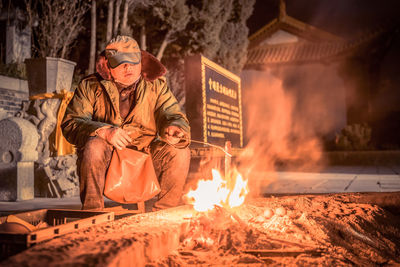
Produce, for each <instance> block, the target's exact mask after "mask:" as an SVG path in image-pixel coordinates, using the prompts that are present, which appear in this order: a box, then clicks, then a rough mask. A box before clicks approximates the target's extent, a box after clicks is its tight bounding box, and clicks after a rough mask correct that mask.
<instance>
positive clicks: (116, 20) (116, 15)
mask: <svg viewBox="0 0 400 267" xmlns="http://www.w3.org/2000/svg"><path fill="white" fill-rule="evenodd" d="M121 3H122V0H117V1H116V2H115V8H114V30H113V34H112V35H113V37H115V36H117V34H118V26H119V22H120V20H119V12H120V10H121ZM107 41H109V40H107Z"/></svg>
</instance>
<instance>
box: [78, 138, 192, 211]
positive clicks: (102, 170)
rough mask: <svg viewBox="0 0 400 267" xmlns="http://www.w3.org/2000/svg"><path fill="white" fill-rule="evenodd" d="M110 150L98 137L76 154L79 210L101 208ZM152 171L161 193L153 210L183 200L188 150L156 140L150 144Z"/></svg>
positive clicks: (89, 140) (188, 158)
mask: <svg viewBox="0 0 400 267" xmlns="http://www.w3.org/2000/svg"><path fill="white" fill-rule="evenodd" d="M112 151H113V147H112V146H111V145H109V144H108V143H107V142H106V141H105V140H104V139H102V138H100V137H90V138H89V139H88V141H87V142H86V144H85V146H84V147H83V149H81V150H80V151H79V152H78V162H77V168H78V172H79V182H80V197H81V202H82V209H98V210H101V209H103V208H104V200H103V191H104V184H105V176H106V172H107V169H108V166H109V165H110V161H111V156H112ZM150 153H151V156H152V159H153V165H154V169H155V171H156V174H157V177H158V181H159V183H160V187H161V192H160V193H159V194H158V196H157V198H158V199H157V201H156V202H155V204H154V207H153V209H155V210H158V209H165V208H170V207H175V206H177V205H178V204H179V202H180V200H181V197H182V190H183V187H184V185H185V182H186V177H187V174H188V171H189V164H190V150H189V148H184V149H178V148H175V147H173V146H171V145H169V144H167V143H165V142H162V141H159V140H156V141H154V142H152V143H151V145H150Z"/></svg>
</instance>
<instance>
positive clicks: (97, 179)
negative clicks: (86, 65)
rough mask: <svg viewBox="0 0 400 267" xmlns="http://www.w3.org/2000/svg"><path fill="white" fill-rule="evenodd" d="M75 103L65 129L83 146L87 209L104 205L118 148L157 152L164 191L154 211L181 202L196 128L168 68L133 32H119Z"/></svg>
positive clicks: (155, 158)
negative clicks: (142, 47) (168, 76)
mask: <svg viewBox="0 0 400 267" xmlns="http://www.w3.org/2000/svg"><path fill="white" fill-rule="evenodd" d="M96 70H97V73H95V74H92V75H89V76H87V77H85V78H84V79H83V80H82V81H81V82H80V83H79V86H78V88H77V89H76V91H75V94H74V97H73V98H72V100H71V102H70V103H69V105H68V107H67V109H66V112H65V115H64V118H63V121H62V125H61V127H62V130H63V134H64V136H65V137H66V139H67V140H68V141H69V142H70V143H72V144H74V145H75V146H76V147H77V153H78V162H77V168H78V174H79V179H80V197H81V202H82V209H96V210H101V209H103V208H104V200H103V191H104V184H105V176H106V172H107V168H108V166H109V164H110V161H111V156H112V151H113V149H122V148H125V147H126V146H129V147H134V148H135V149H137V150H138V151H142V152H147V153H150V154H151V157H152V160H153V164H154V168H155V171H156V174H157V177H158V180H159V183H160V187H161V192H160V193H159V195H158V200H157V202H156V203H155V204H154V207H153V210H159V209H165V208H169V207H173V206H176V205H178V204H179V201H180V199H181V195H182V190H183V187H184V184H185V180H186V176H187V173H188V170H189V162H190V151H189V148H188V145H189V142H190V141H189V140H190V128H189V123H188V120H187V119H186V117H185V115H184V114H183V113H182V112H181V110H180V108H179V105H178V102H177V101H176V99H175V97H174V96H173V94H172V92H171V90H170V89H169V88H168V85H167V82H166V79H165V77H164V76H163V75H164V74H165V72H166V69H165V67H164V66H163V65H162V64H161V63H160V62H159V61H158V60H157V59H156V58H155V57H154V56H152V55H151V54H149V53H147V52H145V51H141V50H140V48H139V46H138V44H137V42H136V41H135V40H134V39H132V38H130V37H128V36H117V37H116V38H114V39H112V40H111V41H110V42H109V43H108V45H107V46H106V49H105V53H104V54H103V55H101V56H100V58H99V60H98V62H97V64H96Z"/></svg>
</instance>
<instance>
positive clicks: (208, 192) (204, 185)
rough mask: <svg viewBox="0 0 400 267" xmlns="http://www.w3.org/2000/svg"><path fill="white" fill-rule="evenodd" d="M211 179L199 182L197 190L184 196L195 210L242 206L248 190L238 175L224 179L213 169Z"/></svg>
mask: <svg viewBox="0 0 400 267" xmlns="http://www.w3.org/2000/svg"><path fill="white" fill-rule="evenodd" d="M212 177H213V179H212V180H200V181H199V182H198V184H197V189H195V190H190V191H189V192H188V193H187V194H186V196H187V197H188V199H189V203H190V204H192V205H193V208H194V209H195V210H197V211H208V210H212V209H214V207H215V206H221V207H229V208H234V207H238V206H240V205H242V204H243V202H244V200H245V198H246V195H247V194H248V192H249V189H248V186H247V180H244V179H243V177H242V175H241V174H240V173H237V174H236V177H235V175H230V176H229V177H227V179H224V178H223V177H222V176H221V174H220V173H219V172H218V171H217V170H215V169H213V170H212Z"/></svg>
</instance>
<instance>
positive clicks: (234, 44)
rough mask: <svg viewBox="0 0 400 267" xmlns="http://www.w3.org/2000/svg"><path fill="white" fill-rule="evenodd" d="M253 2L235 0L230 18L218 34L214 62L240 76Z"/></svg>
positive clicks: (245, 52)
mask: <svg viewBox="0 0 400 267" xmlns="http://www.w3.org/2000/svg"><path fill="white" fill-rule="evenodd" d="M254 3H255V0H235V1H234V3H233V11H232V13H231V17H230V18H229V19H228V21H227V22H226V23H225V25H224V26H223V27H222V29H221V33H220V42H221V44H220V47H219V50H218V52H217V53H216V61H217V62H218V63H219V64H221V65H222V66H224V67H225V68H227V69H229V70H230V71H232V72H233V73H236V74H238V75H239V74H240V72H241V70H242V68H243V66H244V64H245V63H246V59H247V57H246V55H247V46H248V43H249V41H248V38H247V36H248V34H249V29H248V28H247V26H246V21H247V19H248V18H249V17H250V15H251V13H252V12H253V5H254Z"/></svg>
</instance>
